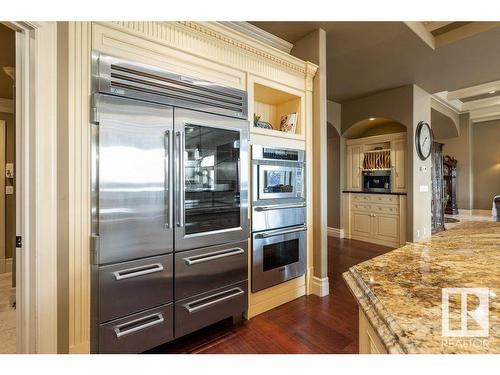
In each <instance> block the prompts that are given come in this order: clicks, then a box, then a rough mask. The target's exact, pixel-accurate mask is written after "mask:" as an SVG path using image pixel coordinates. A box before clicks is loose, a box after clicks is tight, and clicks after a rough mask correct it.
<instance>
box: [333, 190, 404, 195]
mask: <svg viewBox="0 0 500 375" xmlns="http://www.w3.org/2000/svg"><path fill="white" fill-rule="evenodd" d="M342 193H358V194H388V195H406V193H396V192H394V193H393V192H387V193H386V192H382V191H379V192H376V191H358V190H343V191H342Z"/></svg>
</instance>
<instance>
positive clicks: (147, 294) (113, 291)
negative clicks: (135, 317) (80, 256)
mask: <svg viewBox="0 0 500 375" xmlns="http://www.w3.org/2000/svg"><path fill="white" fill-rule="evenodd" d="M173 292H174V286H173V255H171V254H170V255H162V256H158V257H152V258H146V259H141V260H136V261H132V262H125V263H119V264H114V265H111V266H104V267H99V323H103V322H107V321H109V320H112V319H116V318H119V317H121V316H124V315H128V314H132V313H135V312H137V311H141V310H146V309H149V308H152V307H155V306H159V305H162V304H165V303H168V302H171V301H172V300H173Z"/></svg>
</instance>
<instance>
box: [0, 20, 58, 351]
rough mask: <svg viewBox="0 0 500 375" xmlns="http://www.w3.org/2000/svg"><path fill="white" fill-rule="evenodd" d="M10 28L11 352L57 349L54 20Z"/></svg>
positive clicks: (55, 73) (12, 25)
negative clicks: (18, 240)
mask: <svg viewBox="0 0 500 375" xmlns="http://www.w3.org/2000/svg"><path fill="white" fill-rule="evenodd" d="M4 24H5V25H6V26H8V27H10V28H11V29H13V30H15V31H16V104H15V106H16V112H15V113H16V168H15V174H16V212H17V215H16V234H17V235H21V236H22V240H23V244H22V248H16V273H17V275H16V301H17V352H18V353H56V352H57V204H56V198H57V121H56V120H57V24H56V23H55V22H37V23H32V22H4Z"/></svg>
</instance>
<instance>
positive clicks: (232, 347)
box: [149, 237, 391, 354]
mask: <svg viewBox="0 0 500 375" xmlns="http://www.w3.org/2000/svg"><path fill="white" fill-rule="evenodd" d="M390 250H391V249H390V248H387V247H383V246H378V245H374V244H369V243H365V242H360V241H354V240H345V239H338V238H333V237H329V238H328V277H329V282H330V294H329V295H328V296H326V297H323V298H320V297H317V296H314V295H311V296H305V297H301V298H298V299H296V300H294V301H292V302H289V303H287V304H284V305H282V306H279V307H277V308H275V309H273V310H271V311H268V312H265V313H263V314H261V315H258V316H256V317H255V318H252V319H251V320H248V321H243V322H241V323H238V324H235V325H233V322H232V319H229V320H225V321H222V322H219V323H217V324H214V325H212V326H210V327H207V328H205V329H203V330H200V331H198V332H195V333H193V334H190V335H188V336H185V337H183V338H180V339H178V340H176V341H173V342H171V343H168V344H166V345H162V346H159V347H157V348H155V349H153V350H151V351H149V353H207V354H257V353H258V354H266V353H275V354H282V353H357V352H358V306H357V303H356V301H355V300H354V298H353V297H352V295H351V294H350V292H349V290H348V288H347V286H346V284H345V283H344V280H343V279H342V273H343V272H345V271H346V270H347V269H348V268H349V267H351V266H352V265H354V264H358V263H361V262H363V261H365V260H368V259H371V258H373V257H376V256H378V255H381V254H384V253H386V252H388V251H390Z"/></svg>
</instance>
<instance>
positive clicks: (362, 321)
mask: <svg viewBox="0 0 500 375" xmlns="http://www.w3.org/2000/svg"><path fill="white" fill-rule="evenodd" d="M359 354H388V353H387V350H386V349H385V346H384V344H382V341H381V340H380V339H379V338H378V335H377V333H376V332H375V330H374V329H373V327H372V326H371V324H370V322H369V321H368V318H367V317H366V315H365V313H364V312H363V311H362V310H361V309H359Z"/></svg>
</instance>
